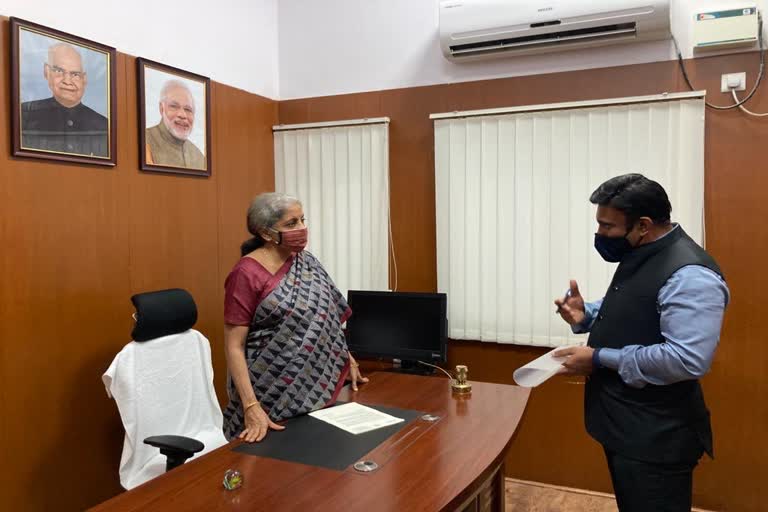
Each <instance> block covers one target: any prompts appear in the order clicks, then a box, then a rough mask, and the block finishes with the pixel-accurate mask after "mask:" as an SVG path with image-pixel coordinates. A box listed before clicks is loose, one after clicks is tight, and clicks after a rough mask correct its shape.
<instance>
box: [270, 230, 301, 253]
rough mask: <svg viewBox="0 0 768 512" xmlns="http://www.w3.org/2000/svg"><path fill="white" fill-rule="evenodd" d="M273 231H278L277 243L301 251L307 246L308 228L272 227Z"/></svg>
mask: <svg viewBox="0 0 768 512" xmlns="http://www.w3.org/2000/svg"><path fill="white" fill-rule="evenodd" d="M272 231H273V232H275V233H277V245H281V246H283V247H287V248H289V249H290V250H291V251H293V252H301V251H303V250H304V248H305V247H306V246H307V240H308V238H309V232H308V231H307V228H299V229H292V230H290V231H278V230H276V229H272Z"/></svg>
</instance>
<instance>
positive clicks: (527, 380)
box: [512, 347, 566, 388]
mask: <svg viewBox="0 0 768 512" xmlns="http://www.w3.org/2000/svg"><path fill="white" fill-rule="evenodd" d="M561 348H563V347H558V348H556V349H554V350H550V351H549V352H547V353H546V354H544V355H543V356H541V357H539V358H537V359H534V360H533V361H531V362H530V363H528V364H527V365H525V366H521V367H520V368H518V369H517V370H515V373H514V374H513V375H512V377H513V378H514V379H515V382H516V383H517V385H518V386H523V387H525V388H535V387H536V386H538V385H539V384H541V383H542V382H544V381H546V380H547V379H549V378H550V377H552V376H553V375H554V374H556V373H557V371H558V370H559V369H560V368H561V367H562V366H563V362H564V361H565V359H566V358H565V357H555V356H554V355H553V354H554V353H555V350H560V349H561Z"/></svg>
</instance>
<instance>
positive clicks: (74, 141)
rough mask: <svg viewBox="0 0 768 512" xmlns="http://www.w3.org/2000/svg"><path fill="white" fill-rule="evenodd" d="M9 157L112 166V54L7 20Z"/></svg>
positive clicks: (75, 39)
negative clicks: (9, 62)
mask: <svg viewBox="0 0 768 512" xmlns="http://www.w3.org/2000/svg"><path fill="white" fill-rule="evenodd" d="M10 28H11V128H12V129H11V138H12V141H11V147H12V150H13V155H14V156H21V157H31V158H42V159H47V160H58V161H68V162H77V163H86V164H98V165H110V166H113V165H115V162H116V151H115V150H116V141H117V134H116V128H117V122H116V115H115V112H116V108H115V88H116V87H115V84H116V80H115V76H116V74H115V68H116V66H115V61H116V51H115V49H114V48H111V47H109V46H105V45H103V44H100V43H96V42H93V41H89V40H87V39H83V38H81V37H77V36H73V35H72V34H67V33H65V32H60V31H58V30H55V29H52V28H48V27H44V26H42V25H38V24H36V23H32V22H29V21H24V20H21V19H19V18H11V22H10Z"/></svg>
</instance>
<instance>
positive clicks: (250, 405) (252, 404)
mask: <svg viewBox="0 0 768 512" xmlns="http://www.w3.org/2000/svg"><path fill="white" fill-rule="evenodd" d="M254 405H259V401H258V400H254V401H253V402H251V403H249V404H248V405H246V406H245V407H243V413H246V412H248V409H250V408H251V407H253V406H254Z"/></svg>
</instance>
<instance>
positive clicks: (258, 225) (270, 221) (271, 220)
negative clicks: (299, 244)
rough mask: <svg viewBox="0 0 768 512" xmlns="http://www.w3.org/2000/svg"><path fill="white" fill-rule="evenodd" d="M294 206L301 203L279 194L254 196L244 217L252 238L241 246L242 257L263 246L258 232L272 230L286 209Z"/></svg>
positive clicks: (268, 193)
mask: <svg viewBox="0 0 768 512" xmlns="http://www.w3.org/2000/svg"><path fill="white" fill-rule="evenodd" d="M295 205H301V201H299V200H298V199H296V198H295V197H293V196H289V195H288V194H283V193H281V192H266V193H264V194H259V195H258V196H256V197H255V198H254V199H253V201H251V205H250V206H249V207H248V215H247V217H246V219H247V224H248V232H249V233H250V234H252V235H253V238H251V239H250V240H246V241H245V242H244V243H243V245H242V246H241V248H240V252H241V253H242V254H243V256H245V255H246V254H248V253H249V252H252V251H254V250H256V249H258V248H259V247H261V246H262V245H264V239H263V238H262V237H261V235H260V232H261V231H264V230H266V229H270V228H274V226H275V224H277V222H278V221H279V220H280V219H281V218H282V217H283V215H285V212H286V211H287V210H288V208H290V207H292V206H295Z"/></svg>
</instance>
